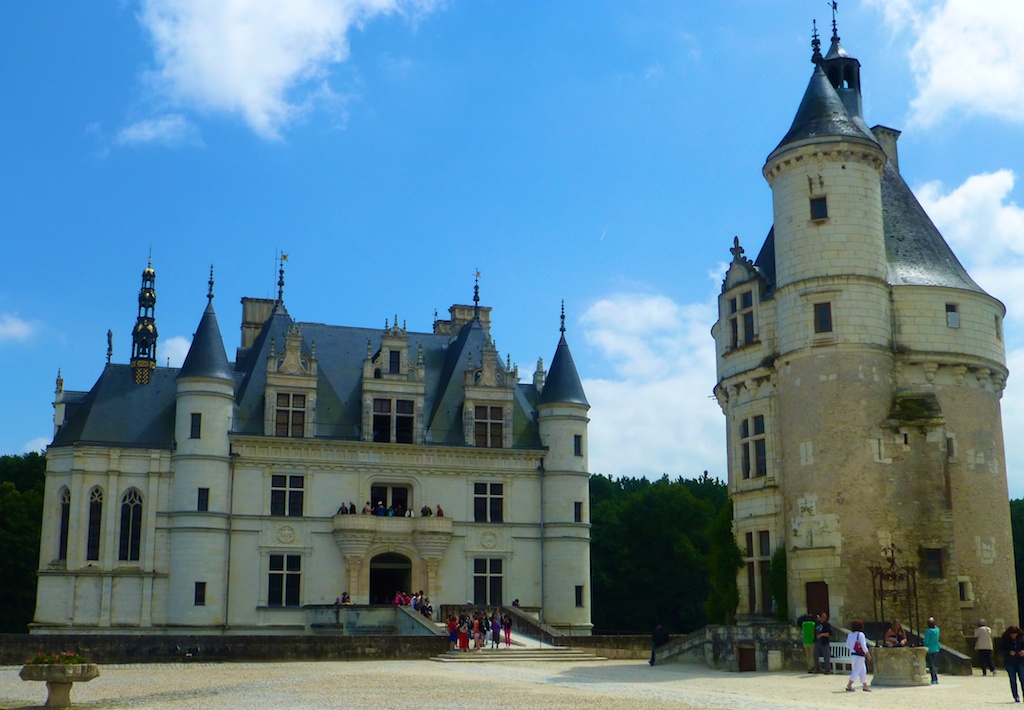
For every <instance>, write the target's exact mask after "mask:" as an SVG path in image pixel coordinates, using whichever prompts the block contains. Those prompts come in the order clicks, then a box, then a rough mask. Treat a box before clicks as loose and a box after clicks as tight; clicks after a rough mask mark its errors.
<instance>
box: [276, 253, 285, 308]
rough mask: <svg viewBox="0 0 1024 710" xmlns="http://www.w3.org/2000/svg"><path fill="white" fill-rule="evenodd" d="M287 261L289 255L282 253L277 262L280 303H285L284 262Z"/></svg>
mask: <svg viewBox="0 0 1024 710" xmlns="http://www.w3.org/2000/svg"><path fill="white" fill-rule="evenodd" d="M286 261H288V255H287V254H283V253H282V254H281V258H280V259H279V260H278V262H277V263H278V269H277V302H278V303H279V304H281V303H284V262H286Z"/></svg>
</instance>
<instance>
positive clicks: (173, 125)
mask: <svg viewBox="0 0 1024 710" xmlns="http://www.w3.org/2000/svg"><path fill="white" fill-rule="evenodd" d="M115 141H116V142H117V143H118V144H119V145H140V144H146V143H157V144H160V145H166V146H178V145H202V140H201V139H200V138H199V131H198V130H197V129H196V127H195V125H193V124H192V123H191V122H189V120H188V119H187V118H185V117H184V116H183V115H181V114H180V113H172V114H166V115H163V116H155V117H153V118H147V119H144V120H142V121H136V122H135V123H132V124H130V125H128V126H125V127H124V128H122V129H121V130H120V131H118V134H117V137H116V138H115Z"/></svg>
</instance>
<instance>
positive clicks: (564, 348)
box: [534, 301, 590, 407]
mask: <svg viewBox="0 0 1024 710" xmlns="http://www.w3.org/2000/svg"><path fill="white" fill-rule="evenodd" d="M559 331H560V332H561V337H560V338H559V340H558V347H557V348H555V356H554V357H553V358H551V369H550V370H548V374H547V378H546V379H545V381H544V389H543V390H541V393H540V403H541V404H555V403H563V402H568V403H573V404H583V405H586V406H588V407H589V406H590V403H589V402H587V395H586V394H585V393H584V392H583V383H582V382H580V376H579V373H578V372H577V371H576V363H574V362H573V359H572V353H571V352H569V343H567V342H566V340H565V301H563V302H562V322H561V325H560V327H559ZM541 367H542V365H541V361H540V360H538V361H537V369H538V370H540V368H541ZM534 381H535V383H536V375H534Z"/></svg>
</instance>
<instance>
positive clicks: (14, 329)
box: [0, 313, 39, 343]
mask: <svg viewBox="0 0 1024 710" xmlns="http://www.w3.org/2000/svg"><path fill="white" fill-rule="evenodd" d="M38 332H39V326H38V325H36V324H35V323H30V322H29V321H27V320H23V319H21V318H19V317H18V316H16V315H14V314H13V313H0V343H5V342H8V341H13V340H29V339H30V338H32V337H34V336H35V334H36V333H38Z"/></svg>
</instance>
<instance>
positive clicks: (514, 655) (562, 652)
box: [430, 644, 608, 663]
mask: <svg viewBox="0 0 1024 710" xmlns="http://www.w3.org/2000/svg"><path fill="white" fill-rule="evenodd" d="M430 660H432V661H439V662H441V663H511V662H515V661H561V662H563V663H581V662H586V661H607V660H608V659H607V658H605V657H603V656H595V655H594V654H592V653H587V652H586V651H579V650H577V649H575V648H565V647H564V646H549V645H547V644H544V645H540V646H533V647H517V648H504V647H502V648H485V649H481V650H479V651H473V650H470V651H448V652H447V653H443V654H441V655H440V656H435V657H434V658H432V659H430Z"/></svg>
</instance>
